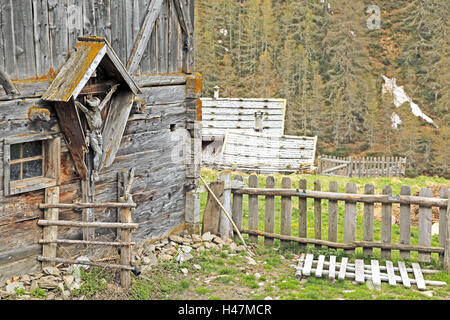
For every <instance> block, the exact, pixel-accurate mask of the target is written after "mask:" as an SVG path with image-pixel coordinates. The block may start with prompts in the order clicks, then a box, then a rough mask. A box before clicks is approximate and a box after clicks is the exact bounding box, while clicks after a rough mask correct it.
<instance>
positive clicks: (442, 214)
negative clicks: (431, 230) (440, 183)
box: [439, 188, 449, 261]
mask: <svg viewBox="0 0 450 320" xmlns="http://www.w3.org/2000/svg"><path fill="white" fill-rule="evenodd" d="M440 196H441V199H448V196H449V189H448V188H442V189H441V192H440ZM447 223H448V222H447V209H446V208H439V246H440V247H442V248H445V243H446V241H447V239H448V238H449V235H448V233H447ZM440 260H441V261H444V254H441V255H440Z"/></svg>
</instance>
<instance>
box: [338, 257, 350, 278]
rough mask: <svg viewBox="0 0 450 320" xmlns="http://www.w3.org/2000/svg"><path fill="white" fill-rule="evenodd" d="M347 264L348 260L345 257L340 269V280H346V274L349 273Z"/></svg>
mask: <svg viewBox="0 0 450 320" xmlns="http://www.w3.org/2000/svg"><path fill="white" fill-rule="evenodd" d="M347 263H348V258H347V257H343V258H342V261H341V268H340V269H339V275H338V279H339V280H344V279H345V273H346V272H347Z"/></svg>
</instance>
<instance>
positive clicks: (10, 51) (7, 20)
mask: <svg viewBox="0 0 450 320" xmlns="http://www.w3.org/2000/svg"><path fill="white" fill-rule="evenodd" d="M0 8H1V10H0V15H1V21H2V36H3V52H1V55H3V57H4V65H5V72H6V74H8V75H9V76H10V77H11V78H13V79H14V78H15V79H17V78H18V77H19V75H18V73H17V62H16V44H15V37H14V18H13V17H14V15H13V4H12V0H7V1H2V3H1V7H0Z"/></svg>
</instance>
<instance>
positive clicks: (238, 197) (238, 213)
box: [232, 175, 244, 240]
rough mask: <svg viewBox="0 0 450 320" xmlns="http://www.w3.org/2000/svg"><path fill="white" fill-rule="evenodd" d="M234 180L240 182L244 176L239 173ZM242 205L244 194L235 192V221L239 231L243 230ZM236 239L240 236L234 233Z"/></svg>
mask: <svg viewBox="0 0 450 320" xmlns="http://www.w3.org/2000/svg"><path fill="white" fill-rule="evenodd" d="M234 180H236V181H239V182H244V179H243V178H242V176H240V175H237V176H235V177H234ZM242 207H243V195H242V194H233V213H232V214H233V221H234V223H235V224H236V227H238V229H239V231H241V230H242V216H243V214H242ZM234 239H235V240H238V239H239V236H238V235H237V234H234Z"/></svg>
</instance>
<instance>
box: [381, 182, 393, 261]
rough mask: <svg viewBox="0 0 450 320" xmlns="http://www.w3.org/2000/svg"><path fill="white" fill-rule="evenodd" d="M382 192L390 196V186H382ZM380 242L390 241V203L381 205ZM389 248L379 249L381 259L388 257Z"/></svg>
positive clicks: (389, 256)
mask: <svg viewBox="0 0 450 320" xmlns="http://www.w3.org/2000/svg"><path fill="white" fill-rule="evenodd" d="M383 194H384V195H387V196H392V187H391V186H384V187H383ZM381 242H382V243H392V204H391V203H383V204H382V205H381ZM390 258H391V250H390V249H381V259H390Z"/></svg>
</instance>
